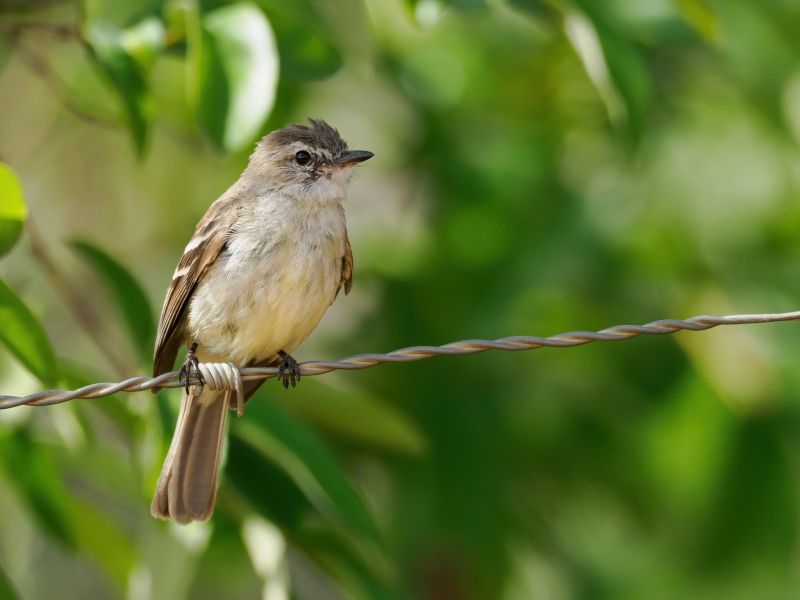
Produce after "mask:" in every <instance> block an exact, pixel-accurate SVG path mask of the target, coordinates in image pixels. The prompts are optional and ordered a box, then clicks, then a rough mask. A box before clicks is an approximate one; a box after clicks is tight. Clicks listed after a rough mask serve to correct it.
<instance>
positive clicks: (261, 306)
mask: <svg viewBox="0 0 800 600" xmlns="http://www.w3.org/2000/svg"><path fill="white" fill-rule="evenodd" d="M309 121H310V123H311V126H310V127H307V126H303V125H289V126H287V127H285V128H284V129H280V130H278V131H274V132H272V133H271V134H269V135H268V136H266V137H265V138H264V139H262V140H261V142H259V144H258V145H257V146H256V149H255V152H253V154H252V156H251V157H250V162H249V164H248V166H247V168H246V169H245V170H244V172H243V173H242V175H241V177H239V180H238V181H237V182H236V183H235V184H233V186H231V188H230V189H229V190H228V191H227V192H225V194H223V195H222V197H220V198H219V200H217V201H216V202H214V204H212V205H211V207H210V208H209V209H208V212H207V213H206V214H205V216H204V217H203V218H202V219H201V220H200V223H198V225H197V228H196V229H195V232H194V235H193V236H192V239H191V240H189V244H188V245H187V246H186V250H185V251H184V253H183V256H182V257H181V260H180V262H178V267H177V268H176V269H175V274H174V275H173V277H172V283H171V284H170V286H169V289H168V291H167V298H166V300H165V301H164V308H163V309H162V311H161V321H160V323H159V326H158V336H157V339H156V348H155V357H154V362H153V375H154V376H158V375H161V374H162V373H166V372H168V371H171V370H172V369H173V366H174V364H175V358H176V356H177V354H178V351H179V350H180V348H181V346H183V345H187V346H189V347H190V350H189V353H188V354H187V356H186V360H185V361H184V364H183V367H182V368H181V372H182V375H183V376H185V377H186V380H187V381H188V378H189V376H191V375H194V374H196V373H197V365H198V362H203V363H228V362H233V363H235V364H236V365H237V366H239V367H252V366H262V367H263V366H278V367H279V369H280V375H279V381H282V383H283V385H284V387H288V386H289V383H290V382H291V384H292V386H294V385H295V384H296V382H297V381H299V380H300V373H299V369H298V366H297V362H296V361H295V360H294V359H293V358H292V357H291V356H290V355H289V353H290V352H292V351H293V350H294V349H295V348H297V347H298V346H299V345H300V344H301V343H302V342H303V340H305V339H306V337H308V335H309V334H310V333H311V332H312V331H313V330H314V328H315V327H316V326H317V324H318V323H319V321H320V319H321V318H322V315H323V314H324V313H325V311H326V310H327V308H328V306H330V305H331V304H332V303H333V301H334V299H335V298H336V296H337V295H338V293H339V290H340V289H341V288H342V287H344V291H345V294H347V293H348V292H349V291H350V287H351V286H352V284H353V254H352V252H351V250H350V242H349V240H348V239H347V226H346V223H345V214H344V208H343V207H342V202H343V201H344V200H345V199H346V196H347V186H348V183H349V180H350V176H351V175H352V171H353V167H354V166H355V165H356V164H358V163H360V162H362V161H365V160H367V159H369V158H371V157H372V153H371V152H365V151H361V150H348V148H347V144H346V143H345V142H344V141H343V140H342V138H341V137H340V136H339V133H338V132H337V131H336V130H335V129H334V128H332V127H331V126H330V125H328V124H327V123H325V122H324V121H321V120H314V119H309ZM262 382H263V380H259V381H249V382H246V383H245V384H244V398H243V399H240V400H241V401H242V402H244V401H247V400H248V399H249V398H250V397H251V396H252V395H253V393H255V391H256V390H257V389H258V387H259V386H260V385H261V383H262ZM190 391H191V390H190V389H189V388H188V386H187V388H186V389H185V390H184V392H183V399H182V401H181V410H180V416H179V417H178V423H177V426H176V429H175V434H174V436H173V438H172V445H171V446H170V449H169V453H168V454H167V458H166V460H165V461H164V467H163V469H162V471H161V476H160V478H159V480H158V486H157V488H156V493H155V497H154V498H153V503H152V505H151V508H150V511H151V513H152V514H153V516H154V517H158V518H161V519H173V520H175V521H177V522H178V523H189V522H191V521H205V520H207V519H209V518H210V517H211V515H212V513H213V511H214V501H215V500H216V496H217V479H218V476H219V460H220V450H221V448H222V440H223V437H224V432H225V423H226V420H227V414H228V408H229V406H230V405H235V402H233V401H231V402H230V403H229V402H226V398H227V394H228V393H229V392H225V391H218V390H217V391H212V390H210V389H208V387H206V389H205V390H204V391H203V392H202V393H201V394H200V395H199V396H194V395H192V394H191V393H190ZM157 392H158V389H157V388H154V393H157ZM235 393H236V392H234V394H235ZM237 400H239V399H237Z"/></svg>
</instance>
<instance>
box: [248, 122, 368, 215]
mask: <svg viewBox="0 0 800 600" xmlns="http://www.w3.org/2000/svg"><path fill="white" fill-rule="evenodd" d="M309 122H310V123H311V125H310V126H306V125H288V126H286V127H284V128H283V129H278V130H277V131H273V132H272V133H270V134H269V135H267V136H266V137H264V139H262V140H261V141H260V142H259V143H258V145H257V146H256V149H255V152H253V155H252V156H251V157H250V164H249V166H248V167H247V170H246V171H245V173H247V172H250V173H251V175H255V180H258V181H259V184H260V185H265V186H266V187H267V188H268V189H272V190H276V191H281V192H283V193H285V194H287V195H289V196H291V197H294V198H297V199H299V200H308V201H312V202H329V201H341V200H343V199H344V198H345V195H346V193H347V184H348V181H349V180H350V176H351V175H352V172H353V167H354V166H355V165H357V164H358V163H360V162H363V161H365V160H367V159H369V158H372V156H373V154H372V152H366V151H364V150H349V149H348V148H347V144H346V143H345V141H344V140H343V139H342V138H341V136H340V135H339V132H338V131H336V130H335V129H334V128H333V127H331V126H330V125H328V124H327V123H326V122H325V121H322V120H319V119H309ZM248 179H250V180H251V181H252V180H253V178H248Z"/></svg>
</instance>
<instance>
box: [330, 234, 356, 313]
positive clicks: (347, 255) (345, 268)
mask: <svg viewBox="0 0 800 600" xmlns="http://www.w3.org/2000/svg"><path fill="white" fill-rule="evenodd" d="M342 286H344V295H345V296H346V295H347V294H349V293H350V288H352V287H353V249H352V248H351V247H350V239H349V238H348V237H347V234H345V236H344V256H342V276H341V278H340V279H339V287H338V288H336V296H338V295H339V290H340V289H342ZM335 299H336V297H335V296H334V300H335Z"/></svg>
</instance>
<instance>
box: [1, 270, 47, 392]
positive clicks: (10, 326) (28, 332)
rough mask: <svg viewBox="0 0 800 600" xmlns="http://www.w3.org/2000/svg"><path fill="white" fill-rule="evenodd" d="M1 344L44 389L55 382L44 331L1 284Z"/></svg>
mask: <svg viewBox="0 0 800 600" xmlns="http://www.w3.org/2000/svg"><path fill="white" fill-rule="evenodd" d="M0 341H1V342H3V344H5V346H6V348H8V350H9V351H10V352H11V354H13V355H14V356H15V357H16V358H17V360H19V362H20V363H22V365H23V366H24V367H25V368H26V369H28V371H30V372H31V373H33V374H34V375H35V376H36V377H37V378H38V379H39V380H40V381H41V382H42V383H44V384H45V385H46V386H49V387H53V386H55V384H56V382H57V381H58V376H57V367H56V358H55V355H54V354H53V349H52V347H51V346H50V341H49V340H48V339H47V334H46V333H45V332H44V329H43V328H42V326H41V325H40V324H39V322H38V321H37V320H36V317H34V316H33V314H32V313H31V311H29V310H28V307H27V306H25V304H23V302H22V300H20V299H19V297H18V296H17V295H16V294H15V293H14V291H13V290H12V289H11V288H9V287H8V286H7V285H6V284H5V283H4V282H3V281H2V280H0Z"/></svg>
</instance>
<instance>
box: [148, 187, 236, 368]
mask: <svg viewBox="0 0 800 600" xmlns="http://www.w3.org/2000/svg"><path fill="white" fill-rule="evenodd" d="M238 200H239V199H238V197H236V196H223V197H222V198H220V199H219V200H217V201H216V202H214V204H212V205H211V207H210V208H209V209H208V212H206V214H205V216H204V217H203V218H202V219H201V220H200V222H199V223H198V224H197V228H196V229H195V231H194V235H193V236H192V239H191V240H189V244H188V245H187V246H186V250H184V252H183V256H181V260H180V261H179V262H178V266H177V267H176V268H175V274H174V275H173V276H172V283H170V285H169V289H168V290H167V298H166V300H164V307H163V308H162V309H161V320H160V321H159V324H158V334H157V336H156V349H155V355H154V357H153V376H154V377H157V376H158V375H161V374H162V373H166V372H168V371H171V370H172V368H173V365H174V364H175V356H176V355H177V353H178V349H179V348H180V346H181V344H182V340H181V336H180V335H176V334H177V333H179V332H178V325H179V324H180V322H181V319H182V317H183V314H184V312H185V311H186V307H187V305H188V303H189V300H190V298H191V295H192V292H193V291H194V289H195V288H196V287H197V284H198V283H199V282H200V280H201V279H202V277H203V275H204V274H205V272H206V269H208V267H209V266H210V265H211V264H212V263H213V262H214V260H216V258H217V256H218V255H219V253H220V251H221V250H222V248H223V247H224V246H225V242H226V241H227V239H228V234H229V233H230V231H231V229H232V228H233V224H234V223H235V222H236V215H237V212H238V211H237V210H236V208H237V205H238Z"/></svg>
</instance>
